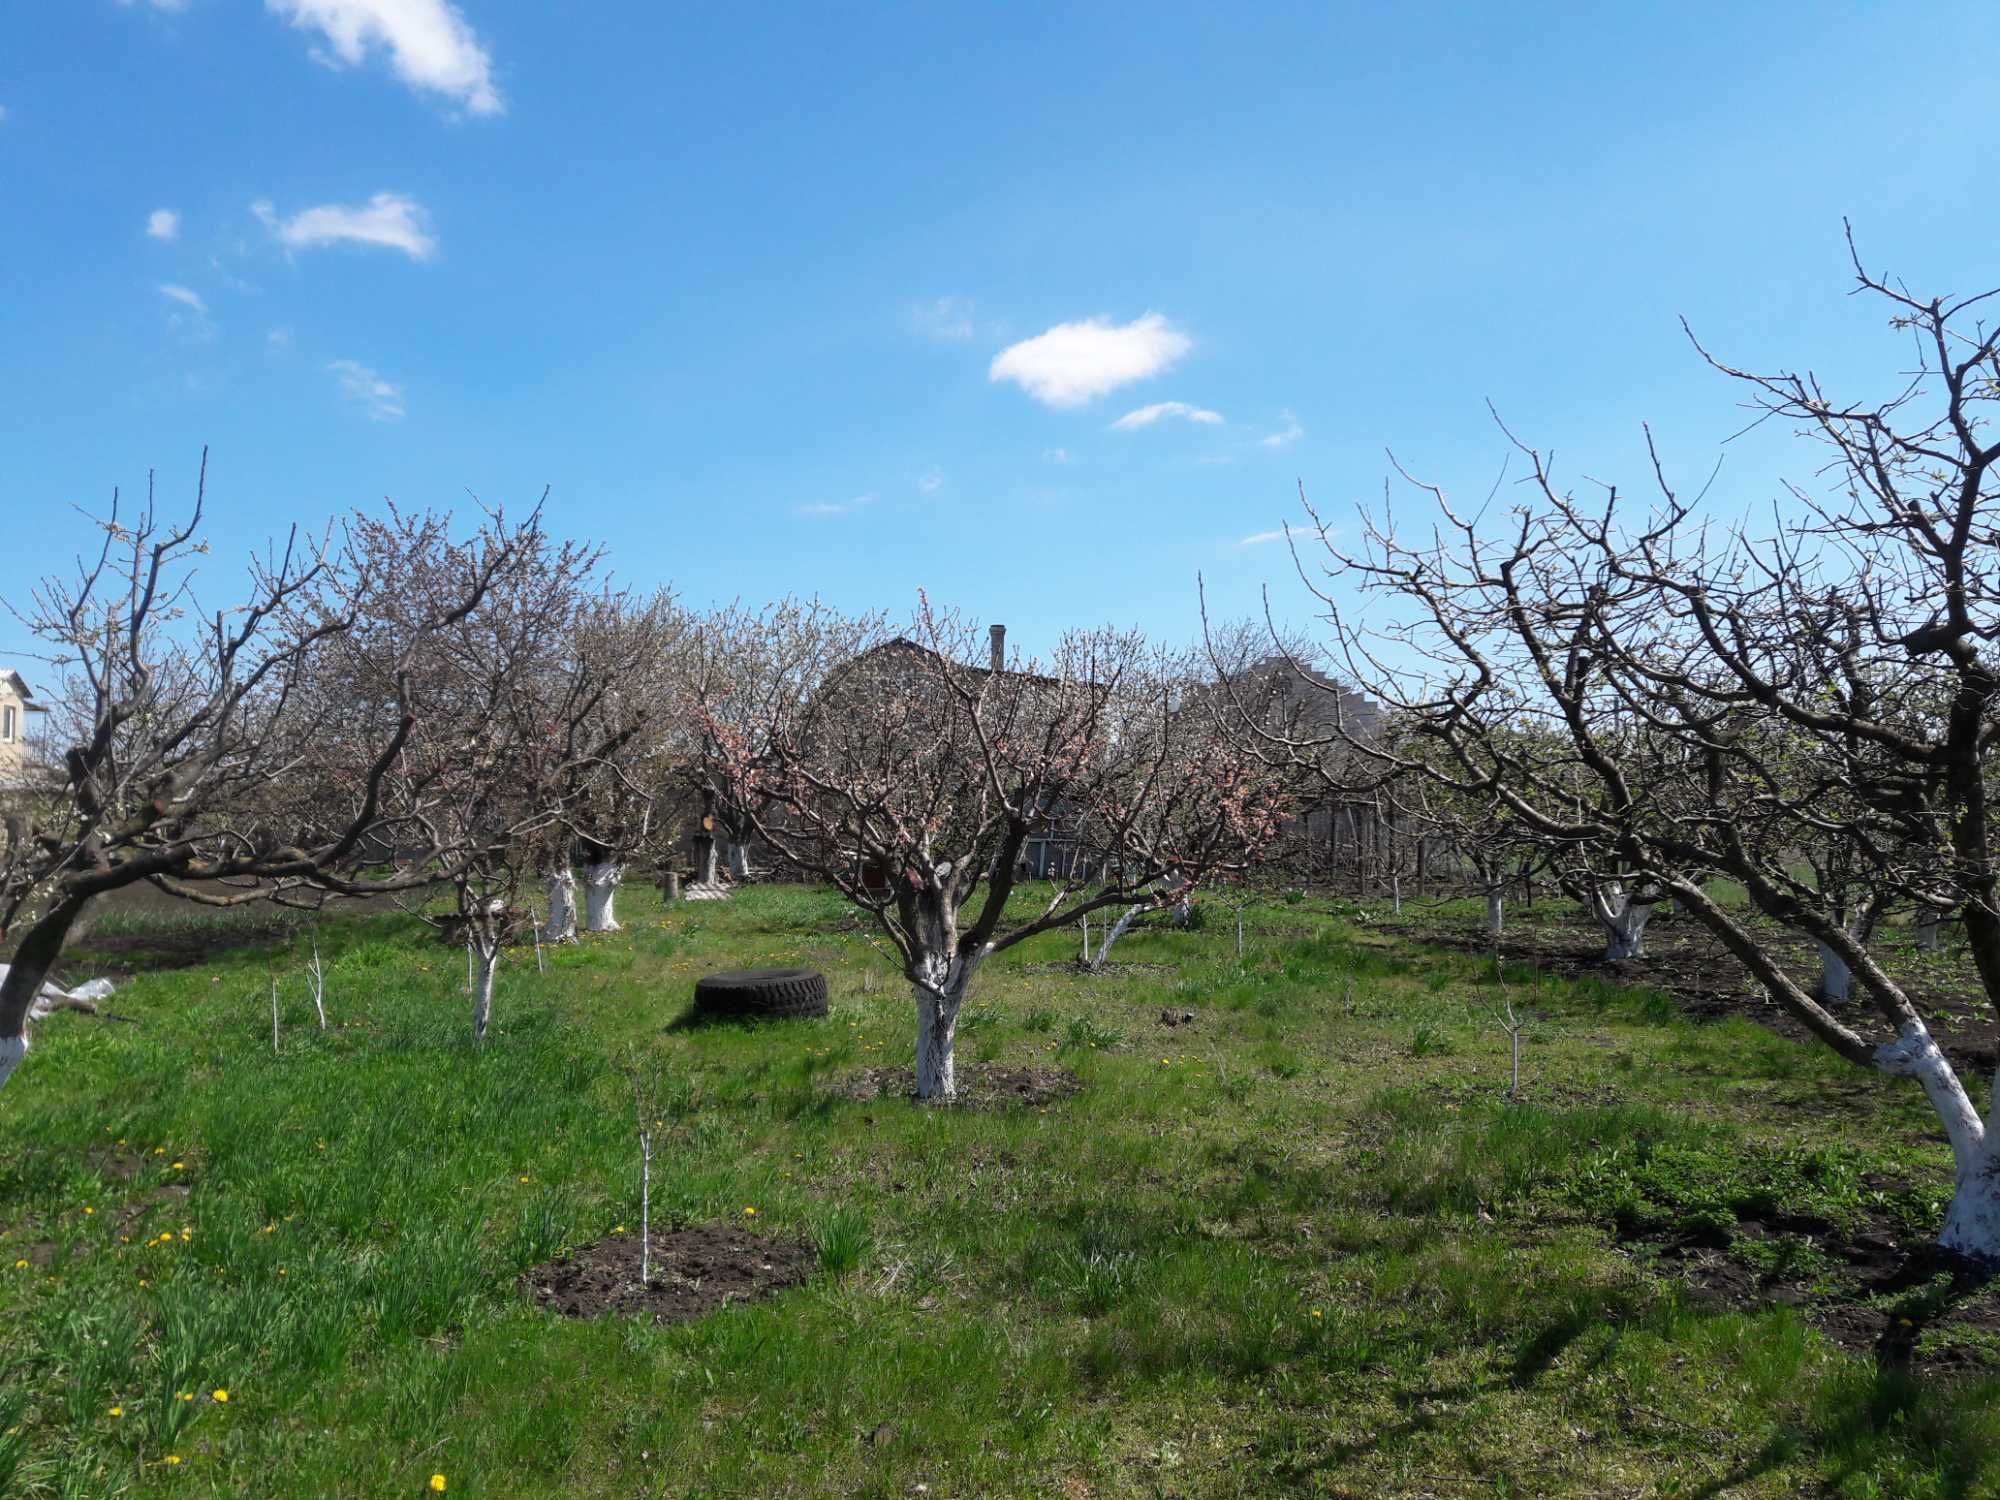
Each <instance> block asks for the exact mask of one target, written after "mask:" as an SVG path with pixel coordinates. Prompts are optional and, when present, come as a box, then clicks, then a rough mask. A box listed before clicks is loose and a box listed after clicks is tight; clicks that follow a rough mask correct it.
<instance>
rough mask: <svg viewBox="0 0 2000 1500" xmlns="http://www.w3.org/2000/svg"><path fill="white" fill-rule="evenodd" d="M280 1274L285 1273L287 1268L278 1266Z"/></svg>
mask: <svg viewBox="0 0 2000 1500" xmlns="http://www.w3.org/2000/svg"><path fill="white" fill-rule="evenodd" d="M278 1274H279V1275H280V1276H282V1275H284V1274H285V1268H284V1267H283V1266H280V1267H278Z"/></svg>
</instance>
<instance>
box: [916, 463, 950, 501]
mask: <svg viewBox="0 0 2000 1500" xmlns="http://www.w3.org/2000/svg"><path fill="white" fill-rule="evenodd" d="M917 488H918V489H920V490H922V491H923V492H924V493H925V494H926V495H935V494H936V493H937V492H938V491H939V490H941V489H943V488H944V470H943V469H940V468H939V467H938V466H937V465H936V464H933V465H931V467H930V468H928V469H926V470H924V472H923V473H922V474H921V475H919V476H918V478H917Z"/></svg>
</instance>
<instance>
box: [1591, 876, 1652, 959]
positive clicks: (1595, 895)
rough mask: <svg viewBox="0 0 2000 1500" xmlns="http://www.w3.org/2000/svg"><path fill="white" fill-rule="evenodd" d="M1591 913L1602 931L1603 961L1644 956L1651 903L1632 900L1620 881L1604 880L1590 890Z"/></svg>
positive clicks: (1650, 917) (1650, 916)
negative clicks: (1600, 884) (1604, 881)
mask: <svg viewBox="0 0 2000 1500" xmlns="http://www.w3.org/2000/svg"><path fill="white" fill-rule="evenodd" d="M1590 912H1591V915H1592V916H1594V917H1596V918H1597V925H1598V926H1599V927H1600V928H1601V929H1602V930H1603V932H1604V961H1605V962H1606V963H1616V962H1618V961H1619V960H1620V959H1627V958H1643V957H1645V954H1646V923H1647V922H1648V921H1650V920H1651V919H1652V915H1653V907H1652V903H1650V902H1647V901H1634V900H1633V899H1632V897H1631V895H1630V893H1629V892H1627V890H1626V889H1625V884H1624V882H1623V881H1618V880H1612V881H1607V882H1606V883H1605V884H1604V885H1602V886H1593V887H1591V891H1590Z"/></svg>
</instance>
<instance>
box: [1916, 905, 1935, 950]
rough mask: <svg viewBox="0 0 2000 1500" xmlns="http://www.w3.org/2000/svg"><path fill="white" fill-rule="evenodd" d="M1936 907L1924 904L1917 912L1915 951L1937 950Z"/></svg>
mask: <svg viewBox="0 0 2000 1500" xmlns="http://www.w3.org/2000/svg"><path fill="white" fill-rule="evenodd" d="M1938 922H1939V917H1938V909H1937V908H1936V907H1935V906H1926V907H1925V908H1924V909H1923V910H1922V911H1920V912H1918V913H1917V951H1918V952H1920V953H1935V952H1937V951H1938Z"/></svg>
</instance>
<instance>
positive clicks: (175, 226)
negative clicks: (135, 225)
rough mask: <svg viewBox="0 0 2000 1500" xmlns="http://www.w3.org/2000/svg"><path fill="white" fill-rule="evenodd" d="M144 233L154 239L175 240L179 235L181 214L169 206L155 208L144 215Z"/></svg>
mask: <svg viewBox="0 0 2000 1500" xmlns="http://www.w3.org/2000/svg"><path fill="white" fill-rule="evenodd" d="M146 233H147V235H148V236H149V237H151V238H153V239H156V240H177V239H179V238H180V237H181V216H180V215H179V214H177V213H175V212H174V211H173V210H172V209H171V208H156V209H154V210H153V211H152V212H151V213H149V214H147V215H146Z"/></svg>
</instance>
